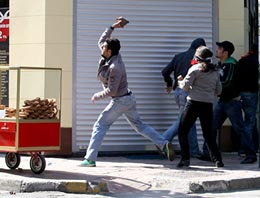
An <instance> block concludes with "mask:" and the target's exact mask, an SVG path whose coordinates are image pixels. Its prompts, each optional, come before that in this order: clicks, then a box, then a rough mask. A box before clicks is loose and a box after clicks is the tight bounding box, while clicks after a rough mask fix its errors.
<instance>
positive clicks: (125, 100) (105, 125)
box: [85, 94, 168, 161]
mask: <svg viewBox="0 0 260 198" xmlns="http://www.w3.org/2000/svg"><path fill="white" fill-rule="evenodd" d="M121 115H124V116H125V118H126V120H127V121H128V122H129V124H130V125H131V127H132V128H133V129H134V130H135V131H136V132H137V133H139V134H141V135H142V136H144V137H146V138H147V139H149V140H151V141H152V142H153V143H154V144H156V145H157V146H158V147H159V148H160V149H162V150H163V147H164V145H165V144H166V143H167V142H168V141H167V140H165V139H164V137H163V136H162V135H160V134H159V133H158V132H156V131H155V130H154V129H153V128H152V127H150V126H148V125H147V124H144V123H143V122H142V121H141V119H140V117H139V114H138V113H137V110H136V100H135V97H134V95H133V94H131V95H127V96H122V97H114V98H112V99H111V101H110V103H109V104H108V105H107V107H106V108H105V109H104V110H103V112H102V113H101V114H100V115H99V117H98V119H97V121H96V122H95V124H94V126H93V131H92V135H91V139H90V143H89V145H88V149H87V151H86V155H85V159H88V160H94V161H95V160H96V159H97V155H98V150H99V148H100V146H101V144H102V141H103V139H104V137H105V135H106V133H107V131H108V129H109V128H110V126H111V125H112V124H113V123H114V122H115V121H116V120H117V118H118V117H119V116H121Z"/></svg>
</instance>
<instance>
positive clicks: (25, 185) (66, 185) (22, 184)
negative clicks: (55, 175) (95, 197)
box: [0, 179, 109, 194]
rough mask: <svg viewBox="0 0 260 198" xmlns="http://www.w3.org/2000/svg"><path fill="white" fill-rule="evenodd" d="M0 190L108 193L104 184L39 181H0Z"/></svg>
mask: <svg viewBox="0 0 260 198" xmlns="http://www.w3.org/2000/svg"><path fill="white" fill-rule="evenodd" d="M0 190H6V191H10V192H36V191H60V192H65V193H86V194H99V193H107V192H109V190H108V187H107V183H106V182H103V181H101V182H88V181H84V180H82V181H74V180H72V181H62V180H61V181H56V180H55V181H47V182H46V181H41V180H22V179H20V180H19V179H0Z"/></svg>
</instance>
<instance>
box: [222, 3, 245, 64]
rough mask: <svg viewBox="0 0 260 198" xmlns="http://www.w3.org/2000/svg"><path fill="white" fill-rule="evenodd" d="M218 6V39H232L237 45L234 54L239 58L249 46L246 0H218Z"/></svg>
mask: <svg viewBox="0 0 260 198" xmlns="http://www.w3.org/2000/svg"><path fill="white" fill-rule="evenodd" d="M218 8H219V9H218V12H219V13H218V16H219V18H218V28H219V32H218V35H219V39H218V40H219V41H223V40H229V41H231V42H232V43H233V44H234V45H235V52H234V54H233V56H234V57H235V58H236V59H239V58H240V57H241V55H243V54H244V53H245V52H246V51H247V46H248V41H247V33H246V32H247V28H248V27H247V25H246V24H245V22H244V21H245V17H246V13H245V10H246V9H244V0H218Z"/></svg>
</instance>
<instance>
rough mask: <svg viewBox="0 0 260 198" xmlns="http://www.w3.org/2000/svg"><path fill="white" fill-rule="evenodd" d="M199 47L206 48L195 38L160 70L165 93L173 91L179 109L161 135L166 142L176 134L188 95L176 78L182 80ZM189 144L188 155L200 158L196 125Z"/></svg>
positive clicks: (201, 40) (191, 132)
mask: <svg viewBox="0 0 260 198" xmlns="http://www.w3.org/2000/svg"><path fill="white" fill-rule="evenodd" d="M200 46H206V42H205V40H204V39H203V38H197V39H195V40H193V41H192V43H191V45H190V47H189V49H188V50H186V51H184V52H181V53H179V54H177V55H175V56H174V58H173V59H172V61H171V62H170V63H169V64H168V65H167V66H166V67H165V68H164V69H163V70H162V75H163V77H164V81H165V82H166V92H167V93H170V92H171V91H172V90H173V94H174V97H175V101H176V103H177V105H178V107H179V118H178V120H176V121H175V122H174V123H173V124H172V125H171V126H170V128H168V129H167V130H166V131H165V132H164V133H163V134H162V135H163V136H164V137H165V139H166V140H168V141H169V142H171V141H172V140H173V138H174V137H175V136H176V135H177V134H178V129H179V123H180V115H181V114H182V112H183V109H184V106H185V104H186V97H187V95H188V93H187V92H186V91H184V90H182V89H180V88H179V87H178V77H181V78H184V77H185V76H186V74H187V72H188V70H189V68H190V67H191V65H192V60H193V57H194V54H195V52H196V49H197V48H198V47H200ZM172 72H173V75H174V83H173V79H172V78H171V74H172ZM189 142H190V154H191V156H193V157H200V155H201V152H200V149H199V145H198V140H197V131H196V125H195V124H194V125H193V126H192V128H191V130H190V133H189Z"/></svg>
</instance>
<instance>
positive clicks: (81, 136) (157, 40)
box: [73, 0, 213, 152]
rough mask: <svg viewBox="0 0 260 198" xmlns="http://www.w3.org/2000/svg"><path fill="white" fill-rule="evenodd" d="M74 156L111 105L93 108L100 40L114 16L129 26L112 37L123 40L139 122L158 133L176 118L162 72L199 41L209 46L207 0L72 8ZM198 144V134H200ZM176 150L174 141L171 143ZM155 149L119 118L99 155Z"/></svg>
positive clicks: (125, 1)
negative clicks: (201, 38) (181, 53)
mask: <svg viewBox="0 0 260 198" xmlns="http://www.w3.org/2000/svg"><path fill="white" fill-rule="evenodd" d="M74 4H75V5H74V17H75V18H74V68H73V72H74V76H73V77H74V98H73V151H74V152H77V151H80V150H81V149H85V148H86V146H87V145H88V142H89V139H90V137H91V131H92V126H93V124H94V122H95V120H96V119H97V117H98V115H99V113H100V112H101V111H102V110H103V109H104V107H105V106H106V104H108V102H109V100H104V101H98V102H97V103H96V104H95V105H93V104H91V102H90V98H91V96H92V94H93V93H94V92H97V91H99V90H100V89H102V88H101V85H100V82H98V80H97V78H96V71H97V64H98V60H99V57H100V51H99V49H98V47H97V41H98V39H99V36H100V35H101V33H102V32H103V31H104V29H105V28H106V27H109V26H110V25H111V24H112V23H113V21H114V19H115V18H116V17H117V16H124V17H126V18H127V19H128V20H130V23H129V24H128V25H127V27H126V28H124V29H116V30H115V31H114V33H113V36H114V37H117V38H119V39H120V41H121V45H122V49H121V54H122V56H123V60H124V62H125V64H126V68H127V74H128V83H129V88H130V89H131V90H132V91H133V92H134V94H135V96H136V99H137V108H138V110H139V113H140V116H141V118H142V120H143V122H145V123H148V124H149V125H151V126H152V127H154V128H155V129H156V130H158V131H159V132H160V133H162V132H163V131H164V130H165V129H167V128H168V127H169V126H170V125H171V124H172V123H173V122H174V120H176V119H177V113H178V110H177V106H176V105H175V102H174V98H173V95H172V94H170V95H168V94H166V93H165V90H164V88H165V83H164V81H163V78H162V75H161V70H162V68H163V67H165V66H166V65H167V63H168V62H169V61H170V60H171V59H172V57H173V56H174V54H176V53H179V52H182V51H184V50H186V49H187V48H188V47H189V46H190V43H191V42H192V40H193V39H195V38H197V37H203V38H204V39H205V40H206V42H207V45H208V46H210V47H211V46H212V40H213V38H212V34H213V33H212V23H213V20H212V17H213V14H212V1H211V0H196V1H194V0H110V1H107V0H96V1H92V0H77V1H75V3H74ZM198 133H199V137H198V138H199V140H200V141H202V137H201V131H200V129H199V130H198ZM174 145H175V146H177V145H178V142H177V138H176V139H175V140H174ZM151 149H155V147H154V146H153V144H152V142H150V141H149V140H147V139H145V138H143V137H142V136H140V135H139V134H137V133H135V132H134V130H133V129H132V128H131V127H130V126H129V125H128V123H127V122H126V120H125V119H124V118H123V117H120V118H119V119H118V120H117V121H116V122H115V123H114V125H113V126H112V127H111V128H110V130H109V131H108V133H107V135H106V137H105V139H104V141H103V144H102V147H101V149H100V150H101V151H136V150H151Z"/></svg>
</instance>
